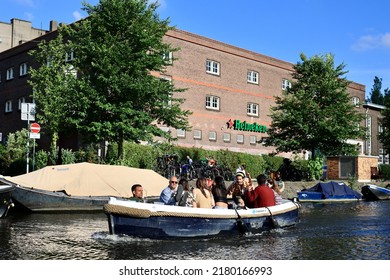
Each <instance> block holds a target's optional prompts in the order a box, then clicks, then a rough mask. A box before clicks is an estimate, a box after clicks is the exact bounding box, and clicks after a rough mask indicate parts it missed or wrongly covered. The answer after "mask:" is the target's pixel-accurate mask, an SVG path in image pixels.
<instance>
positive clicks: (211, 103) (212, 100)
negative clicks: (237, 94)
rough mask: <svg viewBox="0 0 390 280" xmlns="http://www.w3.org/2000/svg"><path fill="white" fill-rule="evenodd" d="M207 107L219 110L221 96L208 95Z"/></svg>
mask: <svg viewBox="0 0 390 280" xmlns="http://www.w3.org/2000/svg"><path fill="white" fill-rule="evenodd" d="M206 109H210V110H219V97H217V96H206Z"/></svg>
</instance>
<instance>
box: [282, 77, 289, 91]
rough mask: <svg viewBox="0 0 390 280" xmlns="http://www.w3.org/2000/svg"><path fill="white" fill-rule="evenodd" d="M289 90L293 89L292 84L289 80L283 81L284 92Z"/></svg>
mask: <svg viewBox="0 0 390 280" xmlns="http://www.w3.org/2000/svg"><path fill="white" fill-rule="evenodd" d="M287 88H291V82H290V81H289V80H287V79H283V80H282V90H286V89H287Z"/></svg>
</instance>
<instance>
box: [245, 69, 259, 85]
mask: <svg viewBox="0 0 390 280" xmlns="http://www.w3.org/2000/svg"><path fill="white" fill-rule="evenodd" d="M259 77H260V76H259V72H256V71H253V70H248V72H247V75H246V80H247V82H248V83H251V84H256V85H258V84H259V83H260V79H259Z"/></svg>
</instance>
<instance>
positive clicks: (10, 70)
mask: <svg viewBox="0 0 390 280" xmlns="http://www.w3.org/2000/svg"><path fill="white" fill-rule="evenodd" d="M13 78H14V68H8V69H7V78H6V80H7V81H8V80H12V79H13Z"/></svg>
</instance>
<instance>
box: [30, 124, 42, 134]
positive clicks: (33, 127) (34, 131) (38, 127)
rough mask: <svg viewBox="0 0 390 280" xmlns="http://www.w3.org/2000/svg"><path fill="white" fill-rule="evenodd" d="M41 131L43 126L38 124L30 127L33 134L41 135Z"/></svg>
mask: <svg viewBox="0 0 390 280" xmlns="http://www.w3.org/2000/svg"><path fill="white" fill-rule="evenodd" d="M40 131H41V126H40V125H39V124H38V123H32V124H31V125H30V132H31V133H39V132H40Z"/></svg>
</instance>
